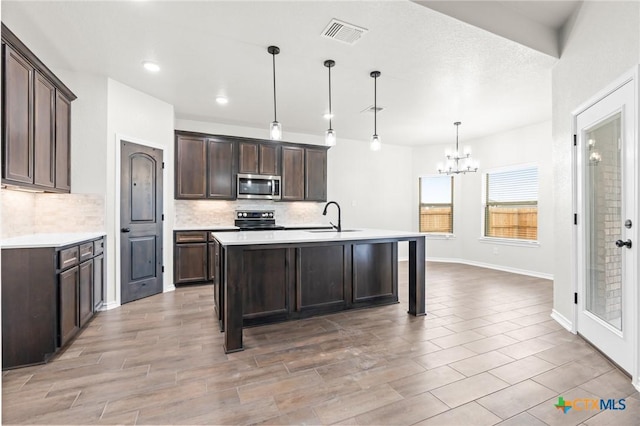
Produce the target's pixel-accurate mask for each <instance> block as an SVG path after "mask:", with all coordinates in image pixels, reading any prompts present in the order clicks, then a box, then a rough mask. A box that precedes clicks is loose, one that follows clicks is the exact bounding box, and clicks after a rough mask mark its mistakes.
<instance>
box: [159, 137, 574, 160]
mask: <svg viewBox="0 0 640 426" xmlns="http://www.w3.org/2000/svg"><path fill="white" fill-rule="evenodd" d="M573 146H578V135H573ZM163 164H164V163H163Z"/></svg>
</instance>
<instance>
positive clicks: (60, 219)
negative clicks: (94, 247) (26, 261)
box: [0, 189, 105, 238]
mask: <svg viewBox="0 0 640 426" xmlns="http://www.w3.org/2000/svg"><path fill="white" fill-rule="evenodd" d="M0 206H1V211H2V222H1V226H2V230H1V232H0V237H2V238H10V237H17V236H20V235H28V234H37V233H51V232H94V231H104V230H105V219H104V218H105V197H104V196H103V195H98V194H45V193H31V192H23V191H15V190H9V189H2V190H0Z"/></svg>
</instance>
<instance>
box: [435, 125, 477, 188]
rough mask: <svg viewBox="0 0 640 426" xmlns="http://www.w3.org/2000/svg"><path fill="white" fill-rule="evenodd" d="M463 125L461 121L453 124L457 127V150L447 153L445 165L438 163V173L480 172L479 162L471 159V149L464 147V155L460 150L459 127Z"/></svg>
mask: <svg viewBox="0 0 640 426" xmlns="http://www.w3.org/2000/svg"><path fill="white" fill-rule="evenodd" d="M461 124H462V122H460V121H456V122H455V123H453V125H454V126H456V150H455V151H453V152H451V150H449V149H448V150H446V151H445V157H447V162H446V163H445V164H443V163H438V173H440V174H445V175H457V174H460V173H462V174H465V173H467V172H477V171H478V162H477V161H473V160H472V159H471V148H469V147H468V146H466V147H464V152H462V153H461V152H460V149H459V148H458V126H460V125H461Z"/></svg>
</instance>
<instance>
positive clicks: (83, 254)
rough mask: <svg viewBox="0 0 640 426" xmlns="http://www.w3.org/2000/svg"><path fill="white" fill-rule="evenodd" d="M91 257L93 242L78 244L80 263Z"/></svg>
mask: <svg viewBox="0 0 640 426" xmlns="http://www.w3.org/2000/svg"><path fill="white" fill-rule="evenodd" d="M92 257H93V242H90V243H84V244H80V262H84V261H85V260H87V259H91V258H92Z"/></svg>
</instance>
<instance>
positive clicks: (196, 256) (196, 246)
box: [174, 243, 208, 284]
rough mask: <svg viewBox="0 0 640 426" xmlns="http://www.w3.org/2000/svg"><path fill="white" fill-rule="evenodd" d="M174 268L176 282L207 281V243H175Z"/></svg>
mask: <svg viewBox="0 0 640 426" xmlns="http://www.w3.org/2000/svg"><path fill="white" fill-rule="evenodd" d="M174 268H175V275H176V276H175V283H176V284H185V283H192V282H201V281H208V279H207V278H208V276H207V274H208V268H207V243H187V244H177V245H176V247H175V264H174Z"/></svg>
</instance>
